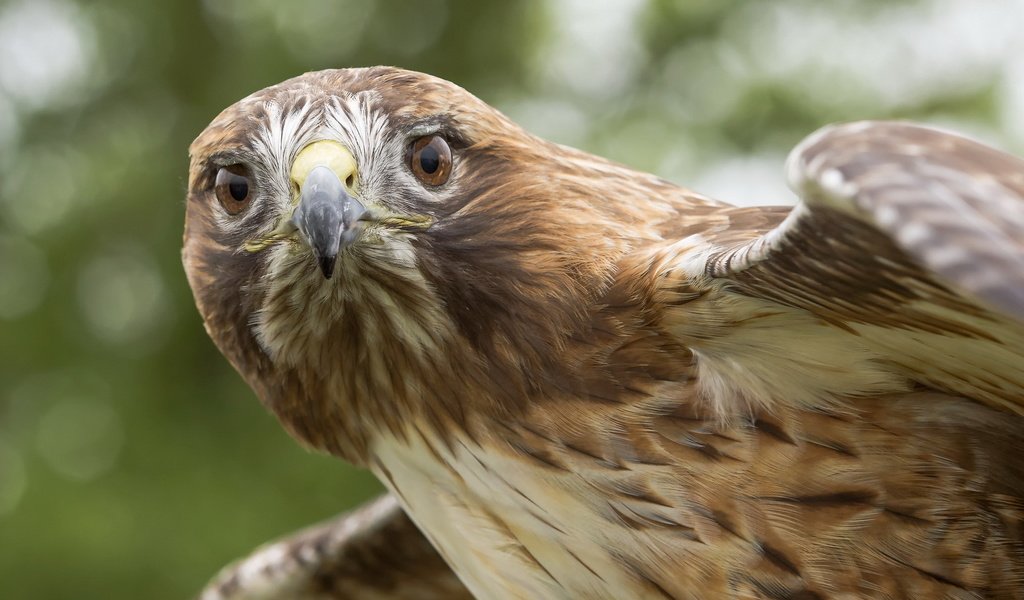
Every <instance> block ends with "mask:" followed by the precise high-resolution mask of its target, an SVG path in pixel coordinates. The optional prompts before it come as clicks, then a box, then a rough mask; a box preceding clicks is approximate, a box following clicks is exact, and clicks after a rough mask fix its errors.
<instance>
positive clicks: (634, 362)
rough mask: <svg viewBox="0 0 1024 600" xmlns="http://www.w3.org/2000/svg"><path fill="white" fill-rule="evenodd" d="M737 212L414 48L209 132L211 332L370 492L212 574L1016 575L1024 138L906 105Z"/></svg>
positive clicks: (907, 592) (285, 413)
mask: <svg viewBox="0 0 1024 600" xmlns="http://www.w3.org/2000/svg"><path fill="white" fill-rule="evenodd" d="M787 169H788V179H789V182H790V184H791V186H792V187H793V189H794V190H795V191H796V193H797V194H798V195H799V196H800V199H801V202H800V203H798V204H797V205H796V207H795V208H792V209H790V208H783V207H756V208H749V207H748V208H738V207H734V206H730V205H729V204H725V203H721V202H718V201H715V200H712V199H709V198H706V197H704V196H701V195H699V194H697V193H694V192H691V191H689V190H686V189H683V188H680V187H678V186H676V185H674V184H672V183H669V182H667V181H665V180H662V179H659V178H657V177H655V176H652V175H648V174H644V173H640V172H637V171H634V170H631V169H629V168H627V167H624V166H621V165H618V164H614V163H612V162H609V161H607V160H604V159H601V158H598V157H595V156H591V155H589V154H586V153H584V152H580V151H577V150H574V149H571V148H567V147H564V146H559V145H557V144H553V143H549V142H547V141H544V140H542V139H539V138H537V137H535V136H533V135H531V134H529V133H527V132H525V131H524V130H523V129H521V128H520V127H518V126H517V125H515V124H514V123H513V122H511V121H510V120H509V119H508V118H506V117H505V116H503V115H502V114H501V113H500V112H498V111H497V110H495V109H493V108H491V107H490V106H488V105H487V104H485V103H484V102H482V101H481V100H479V99H477V98H475V97H474V96H473V95H471V94H470V93H468V92H467V91H465V90H463V89H461V88H459V87H458V86H456V85H454V84H452V83H449V82H447V81H444V80H441V79H437V78H434V77H431V76H428V75H424V74H419V73H414V72H409V71H403V70H399V69H394V68H383V67H378V68H366V69H342V70H328V71H321V72H316V73H309V74H306V75H302V76H300V77H296V78H294V79H291V80H288V81H285V82H284V83H281V84H279V85H275V86H272V87H269V88H267V89H264V90H262V91H259V92H256V93H255V94H253V95H251V96H249V97H247V98H245V99H243V100H241V101H239V102H238V103H236V104H234V105H233V106H231V107H229V108H228V109H226V110H225V111H224V112H222V113H221V114H220V115H219V116H217V117H216V118H215V119H214V120H213V122H212V123H211V124H210V125H209V127H208V128H207V129H206V130H205V131H203V132H202V134H201V135H200V136H199V137H198V138H197V139H196V141H195V142H194V143H193V144H192V147H191V176H190V180H189V191H188V200H187V215H186V227H185V236H184V251H183V260H184V264H185V269H186V271H187V274H188V279H189V282H190V284H191V286H192V290H193V293H194V296H195V300H196V304H197V305H198V308H199V312H200V313H201V314H202V317H203V320H204V322H205V325H206V329H207V331H208V332H209V334H210V336H211V337H212V338H213V340H214V342H215V343H216V345H217V346H218V347H219V349H220V350H221V351H222V352H223V354H224V355H225V356H226V357H227V358H228V360H229V361H230V362H231V364H232V365H234V367H235V368H236V369H237V370H238V371H239V373H241V375H242V376H243V378H244V379H245V380H246V381H247V382H248V384H249V385H250V386H251V387H252V388H253V389H254V390H255V392H256V394H257V395H258V396H259V398H260V400H261V401H262V403H263V404H264V405H265V406H266V407H267V408H268V409H269V410H270V411H271V412H272V413H273V414H274V415H275V416H276V417H277V418H278V419H279V420H280V422H281V423H282V424H283V426H284V427H285V428H286V429H287V430H288V432H290V433H291V435H293V436H294V437H295V438H297V439H298V440H300V441H301V442H302V443H303V444H305V445H307V446H309V447H311V448H314V449H317V450H320V451H323V452H327V453H330V454H332V455H335V456H338V457H340V458H342V459H344V460H347V461H350V462H352V463H354V464H356V465H360V466H364V467H367V468H368V469H370V470H371V471H372V472H373V473H374V474H376V475H377V476H378V477H379V478H380V480H381V481H382V482H383V483H384V485H385V486H386V487H387V488H388V490H389V496H388V497H386V498H384V499H382V500H380V501H378V503H376V504H374V505H372V506H370V507H368V508H365V509H362V510H360V511H357V512H355V513H353V514H351V515H348V516H343V517H341V518H339V520H337V521H335V522H329V523H325V524H323V525H320V526H318V527H316V528H314V529H311V530H308V531H306V532H303V533H300V534H298V535H296V536H294V537H292V538H290V539H285V540H282V541H280V542H278V543H276V544H273V545H270V546H268V547H266V548H264V549H262V550H259V551H257V552H256V553H255V554H253V555H252V556H250V557H249V558H248V559H245V560H243V561H241V562H240V563H237V564H236V565H235V566H232V567H229V568H228V569H226V570H225V571H224V572H223V573H222V574H221V576H220V577H219V578H218V579H216V580H215V581H214V582H213V583H211V584H210V586H209V587H208V588H207V589H206V590H205V591H204V596H203V597H204V598H210V599H212V598H256V597H259V598H266V597H281V598H293V597H306V598H374V599H377V598H461V597H467V598H468V597H476V598H488V599H505V598H529V599H534V598H616V599H621V598H678V599H697V598H710V599H716V598H765V599H774V600H781V599H790V600H797V599H801V600H814V599H821V600H824V599H834V600H839V599H844V600H845V599H853V598H886V599H896V598H916V599H920V598H947V599H954V598H955V599H959V600H963V599H980V598H1022V597H1024V459H1022V457H1024V416H1022V415H1024V161H1021V160H1019V159H1017V158H1014V157H1012V156H1009V155H1007V154H1004V153H1002V152H1000V151H997V150H995V149H992V148H989V147H987V146H985V145H982V144H980V143H978V142H974V141H970V140H968V139H965V138H963V137H959V136H957V135H954V134H951V133H946V132H942V131H938V130H935V129H930V128H926V127H922V126H917V125H913V124H907V123H898V122H859V123H852V124H845V125H836V126H830V127H826V128H825V129H822V130H820V131H818V132H817V133H815V134H813V135H811V136H810V137H808V138H807V139H806V140H805V141H804V142H802V143H801V144H800V145H799V146H798V147H797V148H796V149H795V150H794V151H793V153H792V154H791V156H790V158H789V161H788V166H787Z"/></svg>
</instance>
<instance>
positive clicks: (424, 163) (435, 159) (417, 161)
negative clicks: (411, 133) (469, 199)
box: [409, 135, 452, 185]
mask: <svg viewBox="0 0 1024 600" xmlns="http://www.w3.org/2000/svg"><path fill="white" fill-rule="evenodd" d="M409 168H411V169H412V173H413V175H415V176H416V178H417V179H419V180H420V181H422V182H423V183H425V184H427V185H441V184H443V183H445V182H446V181H448V177H449V176H450V175H451V174H452V149H451V148H449V147H448V142H446V141H444V138H443V137H441V136H439V135H426V136H423V137H421V138H419V139H417V140H416V141H414V142H413V143H412V156H411V157H410V159H409Z"/></svg>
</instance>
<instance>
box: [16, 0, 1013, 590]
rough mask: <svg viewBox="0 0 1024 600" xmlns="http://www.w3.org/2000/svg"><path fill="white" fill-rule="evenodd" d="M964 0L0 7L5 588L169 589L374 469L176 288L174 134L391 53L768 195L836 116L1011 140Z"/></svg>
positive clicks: (692, 173) (283, 527)
mask: <svg viewBox="0 0 1024 600" xmlns="http://www.w3.org/2000/svg"><path fill="white" fill-rule="evenodd" d="M969 5H970V3H967V2H961V3H956V2H950V1H941V0H934V1H924V0H922V1H920V2H912V1H904V2H896V3H893V2H882V1H877V2H837V3H830V4H828V8H824V7H823V6H822V3H816V2H812V1H810V0H807V1H796V0H794V1H787V2H758V1H754V0H729V1H723V0H649V1H647V2H645V1H643V0H629V1H621V2H619V1H609V2H588V1H586V0H577V1H569V0H565V1H558V2H554V1H552V2H539V1H525V0H524V1H516V2H477V1H474V0H420V1H418V2H398V1H384V0H377V1H357V0H300V1H297V2H279V1H278V0H204V1H202V2H174V3H171V2H165V3H141V2H136V1H128V0H110V1H107V2H102V3H97V2H85V1H84V0H83V1H81V2H78V3H75V2H73V1H72V0H45V1H29V0H11V1H8V2H0V597H2V598H164V597H166V598H181V597H187V596H188V595H190V594H192V593H194V592H195V591H196V590H198V589H199V588H200V587H201V586H202V584H203V583H204V582H205V580H206V579H207V578H209V577H210V576H212V575H213V574H214V572H215V571H216V570H217V569H218V568H219V567H220V566H222V565H224V564H226V563H227V562H228V561H230V560H231V559H233V558H235V557H238V556H240V555H242V554H244V553H246V552H248V551H249V550H250V549H251V548H252V547H254V546H255V545H257V544H259V543H261V542H263V541H266V540H268V539H270V538H272V537H275V536H278V535H282V534H284V533H286V532H288V531H290V530H294V529H296V528H299V527H302V526H304V525H307V524H309V523H311V522H313V521H316V520H319V519H322V518H326V517H328V516H329V515H331V514H333V513H335V512H337V511H340V510H343V509H346V508H348V507H351V506H353V505H355V504H357V503H359V502H360V501H362V500H364V499H366V498H368V497H370V496H372V495H374V494H375V493H377V492H378V490H379V489H380V488H379V485H378V484H377V483H376V482H374V481H373V480H372V478H370V477H369V476H367V475H366V474H365V473H362V472H358V471H356V470H354V469H352V468H350V467H348V466H347V465H344V464H342V463H341V462H339V461H336V460H332V459H328V458H326V457H322V456H316V455H311V454H309V453H307V452H306V451H304V450H303V449H301V448H299V447H298V445H297V444H295V443H294V442H293V441H292V440H290V439H288V438H287V436H286V435H285V434H284V433H283V431H282V430H281V429H280V427H279V426H278V425H277V423H276V422H274V421H273V419H272V418H270V417H269V416H268V415H267V414H266V413H265V412H264V411H263V409H262V408H261V407H260V406H259V404H258V403H257V401H256V400H255V398H254V396H253V395H252V393H251V392H250V391H249V390H248V389H247V388H246V387H245V386H244V385H243V384H242V382H241V380H240V379H239V377H238V376H237V375H236V374H235V373H234V372H233V371H231V370H230V368H229V366H228V365H227V363H226V362H225V361H224V360H223V359H222V358H221V357H220V355H219V354H218V353H217V351H216V349H215V348H214V347H213V345H212V344H211V343H210V342H209V341H208V339H207V338H206V335H205V333H204V331H203V328H202V323H201V322H200V319H199V318H198V315H197V314H196V311H195V309H194V307H193V305H192V299H191V295H190V292H189V290H188V287H187V284H186V282H185V278H184V275H183V273H182V269H181V266H180V262H179V248H180V239H181V237H180V236H181V224H182V216H183V197H184V192H185V186H186V177H187V148H188V145H189V143H190V142H191V140H192V138H193V137H194V136H195V135H197V134H198V133H199V132H200V131H201V130H202V128H203V127H204V126H205V125H206V123H208V122H209V121H210V119H211V118H212V117H213V116H214V115H215V114H216V113H217V112H218V111H219V110H220V109H222V108H224V107H225V106H227V105H228V104H230V103H232V102H234V101H235V100H237V99H239V98H240V97H242V96H244V95H246V94H248V93H250V92H252V91H255V90H257V89H259V88H262V87H264V86H267V85H270V84H273V83H276V82H278V81H280V80H282V79H285V78H288V77H291V76H294V75H296V74H299V73H302V72H304V71H309V70H316V69H321V68H326V67H336V66H358V65H372V64H394V65H399V66H404V67H407V68H411V69H416V70H422V71H427V72H430V73H433V74H435V75H439V76H441V77H444V78H447V79H450V80H452V81H455V82H457V83H459V84H461V85H462V86H464V87H466V88H467V89H469V90H471V91H473V92H474V93H476V94H477V95H479V96H481V97H482V98H484V99H485V100H487V101H489V102H490V103H492V104H494V105H496V106H498V107H499V108H501V109H503V110H505V111H506V112H508V113H509V114H510V115H511V116H512V117H513V118H515V119H516V120H518V121H520V122H521V123H523V124H524V125H525V126H526V127H527V128H529V129H531V130H533V131H534V132H536V133H539V134H541V135H543V136H546V137H550V138H552V139H555V140H556V141H560V142H564V143H570V144H573V145H578V146H582V147H584V148H585V149H588V150H590V151H593V152H596V153H599V154H603V155H606V156H609V157H611V158H613V159H616V160H619V161H622V162H625V163H628V164H630V165H633V166H636V167H639V168H642V169H646V170H651V171H655V172H658V173H659V174H660V175H663V176H665V177H668V178H670V179H674V180H677V181H679V182H681V183H688V184H691V186H692V187H696V188H697V189H698V190H699V191H704V192H707V193H714V192H720V193H728V192H735V194H736V196H735V197H732V198H726V199H729V200H736V201H744V200H745V201H747V202H756V201H759V200H772V201H784V200H785V195H784V194H783V193H782V192H781V191H780V190H781V189H782V168H781V160H782V157H783V156H784V153H785V151H786V149H788V147H790V146H792V144H794V143H796V142H797V141H798V140H799V139H800V138H801V137H802V136H803V135H805V134H807V133H809V132H810V131H811V130H813V129H814V128H816V127H818V126H819V125H821V124H824V123H826V122H829V121H835V120H842V119H854V118H865V117H891V116H907V117H915V118H919V119H927V120H932V121H936V122H940V123H946V124H953V125H956V126H959V127H960V128H961V129H966V130H968V131H970V132H974V133H977V134H981V135H983V136H988V138H989V139H991V140H993V141H996V142H999V143H1002V144H1003V145H1005V146H1009V147H1011V148H1014V147H1019V146H1020V140H1021V133H1022V131H1024V122H1020V119H1015V118H1014V115H1016V114H1017V113H1019V112H1020V111H1019V110H1017V109H1018V108H1019V101H1020V100H1022V99H1024V91H1021V90H1018V89H1017V88H1016V87H1014V86H1013V85H1012V82H1013V81H1015V80H1019V79H1020V78H1019V77H1017V78H1016V79H1015V78H1014V77H1013V74H1014V73H1017V72H1020V69H1021V68H1022V66H1024V65H1020V64H1017V63H1016V62H1014V61H1013V60H1011V57H1012V56H1016V55H1020V54H1021V53H1019V52H1017V53H1016V54H1014V53H1013V52H1012V50H1013V49H1014V48H1016V46H1014V44H1017V43H1018V42H1016V40H1015V35H1014V34H1013V31H1012V30H1007V28H1006V27H1002V26H1001V22H1002V20H1003V18H1004V17H1003V16H1002V13H999V12H995V13H993V12H992V11H991V10H988V11H986V10H983V9H980V8H970V7H969ZM1014 6H1015V8H1013V9H1012V10H1014V11H1017V12H1015V13H1014V14H1017V15H1018V16H1019V14H1020V13H1021V8H1020V7H1019V6H1017V5H1014ZM766 165H767V172H768V173H769V175H767V176H766V175H764V173H765V172H766V170H765V168H764V167H765V166H766ZM722 173H726V174H725V175H722ZM700 184H703V185H704V186H706V187H701V185H700ZM708 188H710V189H708Z"/></svg>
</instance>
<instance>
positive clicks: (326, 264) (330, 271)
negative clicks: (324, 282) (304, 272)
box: [316, 255, 338, 279]
mask: <svg viewBox="0 0 1024 600" xmlns="http://www.w3.org/2000/svg"><path fill="white" fill-rule="evenodd" d="M316 260H317V263H319V265H320V272H321V273H323V274H324V279H330V278H331V276H332V275H334V264H335V263H336V262H337V260H338V256H337V255H334V256H319V257H317V259H316Z"/></svg>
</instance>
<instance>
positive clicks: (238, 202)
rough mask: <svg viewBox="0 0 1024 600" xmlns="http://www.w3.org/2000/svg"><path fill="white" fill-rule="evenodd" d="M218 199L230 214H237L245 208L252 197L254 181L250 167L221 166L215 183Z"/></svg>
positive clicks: (214, 188) (214, 187)
mask: <svg viewBox="0 0 1024 600" xmlns="http://www.w3.org/2000/svg"><path fill="white" fill-rule="evenodd" d="M213 190H214V193H216V194H217V201H219V202H220V205H221V206H223V207H224V210H226V211H228V214H229V215H237V214H238V213H240V212H242V211H243V210H245V207H246V206H248V205H249V200H250V199H251V198H252V192H253V190H252V183H251V180H250V177H249V169H247V168H246V167H245V165H231V166H228V167H221V168H220V170H219V171H217V179H216V181H214V184H213Z"/></svg>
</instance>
